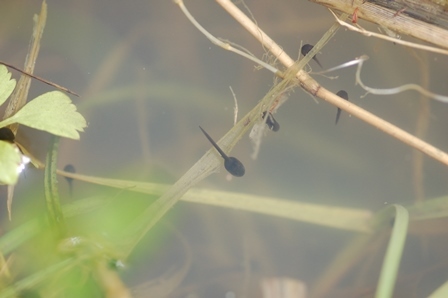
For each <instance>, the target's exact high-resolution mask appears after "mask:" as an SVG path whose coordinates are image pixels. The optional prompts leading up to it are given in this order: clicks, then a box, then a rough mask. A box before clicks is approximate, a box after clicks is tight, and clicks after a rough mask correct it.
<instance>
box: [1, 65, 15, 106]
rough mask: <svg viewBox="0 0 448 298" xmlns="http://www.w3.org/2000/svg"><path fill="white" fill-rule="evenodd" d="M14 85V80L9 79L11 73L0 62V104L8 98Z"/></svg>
mask: <svg viewBox="0 0 448 298" xmlns="http://www.w3.org/2000/svg"><path fill="white" fill-rule="evenodd" d="M15 87H16V80H15V79H11V73H10V72H8V69H7V68H6V66H4V65H3V64H0V106H1V105H2V104H3V103H4V102H5V101H6V100H7V99H8V97H9V96H10V95H11V93H12V91H13V90H14V88H15Z"/></svg>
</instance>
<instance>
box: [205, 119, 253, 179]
mask: <svg viewBox="0 0 448 298" xmlns="http://www.w3.org/2000/svg"><path fill="white" fill-rule="evenodd" d="M199 128H200V129H201V130H202V132H203V133H204V135H205V137H206V138H207V139H208V140H209V141H210V143H212V145H213V147H215V149H216V150H218V152H219V154H220V155H221V156H222V158H224V168H226V170H227V172H229V173H230V174H232V175H233V176H235V177H241V176H244V173H245V172H246V170H245V169H244V166H243V164H242V163H241V161H239V160H238V159H236V158H235V157H232V156H227V154H225V153H224V151H222V149H221V148H219V146H218V144H216V143H215V141H213V139H212V138H211V137H210V136H209V135H208V133H206V132H205V130H204V129H202V127H200V126H199Z"/></svg>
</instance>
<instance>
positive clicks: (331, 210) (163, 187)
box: [58, 170, 372, 232]
mask: <svg viewBox="0 0 448 298" xmlns="http://www.w3.org/2000/svg"><path fill="white" fill-rule="evenodd" d="M58 173H59V174H61V175H64V176H66V177H70V178H73V179H77V180H81V181H86V182H90V183H94V184H100V185H105V186H110V187H114V188H120V189H126V190H128V191H134V192H140V193H145V194H149V195H152V196H160V195H162V194H163V193H165V192H166V191H167V190H168V189H169V187H170V185H167V184H158V183H150V182H138V181H127V180H118V179H107V178H101V177H94V176H87V175H82V174H75V173H69V172H64V171H60V170H59V171H58ZM298 199H299V198H297V200H298ZM181 200H182V201H186V202H192V203H197V204H205V205H211V206H217V207H224V208H231V209H238V210H244V211H249V212H255V213H260V214H266V215H270V216H277V217H283V218H288V219H292V220H297V221H302V222H307V223H311V224H317V225H322V226H326V227H332V228H336V229H343V230H347V231H358V232H370V231H371V228H370V225H369V222H370V219H371V218H372V213H371V212H370V211H368V210H365V209H355V208H345V207H335V206H329V205H321V204H310V203H303V202H299V201H290V200H284V199H281V198H275V197H264V196H255V195H249V194H243V193H235V192H227V191H218V190H211V189H198V188H191V189H189V190H188V191H187V192H186V193H185V195H184V196H183V197H182V198H181Z"/></svg>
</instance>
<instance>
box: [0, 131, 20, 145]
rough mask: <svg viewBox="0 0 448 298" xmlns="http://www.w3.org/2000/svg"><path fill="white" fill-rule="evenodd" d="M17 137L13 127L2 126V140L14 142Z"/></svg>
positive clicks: (0, 138) (0, 132)
mask: <svg viewBox="0 0 448 298" xmlns="http://www.w3.org/2000/svg"><path fill="white" fill-rule="evenodd" d="M15 138H16V136H15V135H14V133H13V132H12V130H11V129H9V128H8V127H2V128H0V140H2V141H8V142H10V143H13V142H14V139H15Z"/></svg>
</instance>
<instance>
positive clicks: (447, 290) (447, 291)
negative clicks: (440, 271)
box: [428, 281, 448, 298]
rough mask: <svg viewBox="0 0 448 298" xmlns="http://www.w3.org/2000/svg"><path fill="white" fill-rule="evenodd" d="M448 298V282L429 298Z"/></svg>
mask: <svg viewBox="0 0 448 298" xmlns="http://www.w3.org/2000/svg"><path fill="white" fill-rule="evenodd" d="M446 297H448V281H446V282H445V283H443V285H441V286H440V287H439V288H438V289H437V290H435V291H434V292H433V293H432V294H431V295H430V296H428V298H446Z"/></svg>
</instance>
